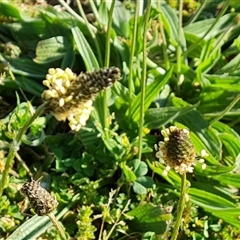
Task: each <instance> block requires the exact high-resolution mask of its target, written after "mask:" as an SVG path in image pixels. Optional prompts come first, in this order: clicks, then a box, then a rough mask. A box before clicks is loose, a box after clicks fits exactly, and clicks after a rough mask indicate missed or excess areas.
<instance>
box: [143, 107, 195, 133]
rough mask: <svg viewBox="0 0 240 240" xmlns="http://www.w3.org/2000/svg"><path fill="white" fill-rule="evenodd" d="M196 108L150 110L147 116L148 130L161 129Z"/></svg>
mask: <svg viewBox="0 0 240 240" xmlns="http://www.w3.org/2000/svg"><path fill="white" fill-rule="evenodd" d="M194 108H195V107H194V106H189V107H181V108H179V107H163V108H149V109H148V110H147V111H146V114H145V125H146V126H147V127H148V128H155V129H159V128H161V127H162V126H165V125H167V124H168V123H170V122H172V121H174V120H175V119H176V118H178V117H180V116H182V115H184V114H187V113H188V112H189V111H192V110H193V109H194Z"/></svg>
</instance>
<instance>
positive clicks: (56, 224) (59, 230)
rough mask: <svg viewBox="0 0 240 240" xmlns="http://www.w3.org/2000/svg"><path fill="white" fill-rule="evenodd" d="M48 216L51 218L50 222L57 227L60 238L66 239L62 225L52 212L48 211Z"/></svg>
mask: <svg viewBox="0 0 240 240" xmlns="http://www.w3.org/2000/svg"><path fill="white" fill-rule="evenodd" d="M48 217H49V218H50V219H51V221H52V223H53V224H54V226H55V227H56V228H57V230H58V232H59V234H60V236H61V238H62V239H63V240H67V238H66V235H65V232H64V229H63V227H62V225H61V224H60V223H59V222H58V220H57V219H56V218H55V216H54V214H53V213H49V214H48Z"/></svg>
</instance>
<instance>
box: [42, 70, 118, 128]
mask: <svg viewBox="0 0 240 240" xmlns="http://www.w3.org/2000/svg"><path fill="white" fill-rule="evenodd" d="M120 78H121V72H120V69H119V68H117V67H109V68H101V69H99V70H96V71H93V72H87V73H83V72H82V73H80V75H79V76H77V75H76V74H75V73H73V72H72V70H71V69H70V68H66V69H65V70H62V69H60V68H55V69H54V68H50V69H49V71H48V74H47V75H46V79H45V80H44V81H43V85H45V86H46V87H48V89H47V90H45V91H44V92H43V93H42V98H43V99H44V100H45V101H47V102H48V106H49V108H50V110H51V112H52V113H53V115H54V116H55V118H56V119H57V120H58V121H66V120H68V121H69V126H70V128H71V129H72V130H73V131H79V130H80V129H81V127H82V126H85V125H86V121H87V120H88V118H89V116H90V114H91V111H92V104H93V100H94V98H95V97H96V96H97V94H98V93H100V92H101V91H102V90H104V89H105V88H107V87H109V86H111V85H113V83H114V82H115V81H117V80H119V79H120Z"/></svg>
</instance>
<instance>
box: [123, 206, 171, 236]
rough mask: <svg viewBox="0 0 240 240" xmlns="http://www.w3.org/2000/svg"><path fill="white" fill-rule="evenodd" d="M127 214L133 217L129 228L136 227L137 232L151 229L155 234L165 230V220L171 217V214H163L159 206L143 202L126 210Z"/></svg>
mask: <svg viewBox="0 0 240 240" xmlns="http://www.w3.org/2000/svg"><path fill="white" fill-rule="evenodd" d="M127 215H129V216H132V217H134V219H133V220H132V221H131V222H129V225H130V227H131V228H133V229H136V230H137V231H138V232H139V231H140V232H148V231H152V232H155V233H156V234H162V233H164V232H165V230H166V227H167V225H166V221H170V220H171V219H172V215H171V214H163V213H162V211H161V209H160V208H159V206H156V207H155V206H153V205H152V204H148V203H146V204H144V205H140V206H138V207H136V208H134V209H133V210H132V211H130V212H128V213H127Z"/></svg>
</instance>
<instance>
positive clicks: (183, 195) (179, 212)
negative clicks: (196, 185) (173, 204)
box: [171, 173, 187, 240]
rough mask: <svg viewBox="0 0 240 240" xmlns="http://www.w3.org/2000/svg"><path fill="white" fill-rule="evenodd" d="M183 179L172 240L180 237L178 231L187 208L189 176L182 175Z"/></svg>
mask: <svg viewBox="0 0 240 240" xmlns="http://www.w3.org/2000/svg"><path fill="white" fill-rule="evenodd" d="M181 178H182V181H181V192H180V198H179V202H178V207H177V219H176V222H175V225H174V228H173V232H172V236H171V240H176V239H177V237H178V231H179V227H180V225H181V222H182V214H183V211H184V207H185V199H186V184H187V174H186V173H184V174H182V175H181Z"/></svg>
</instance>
